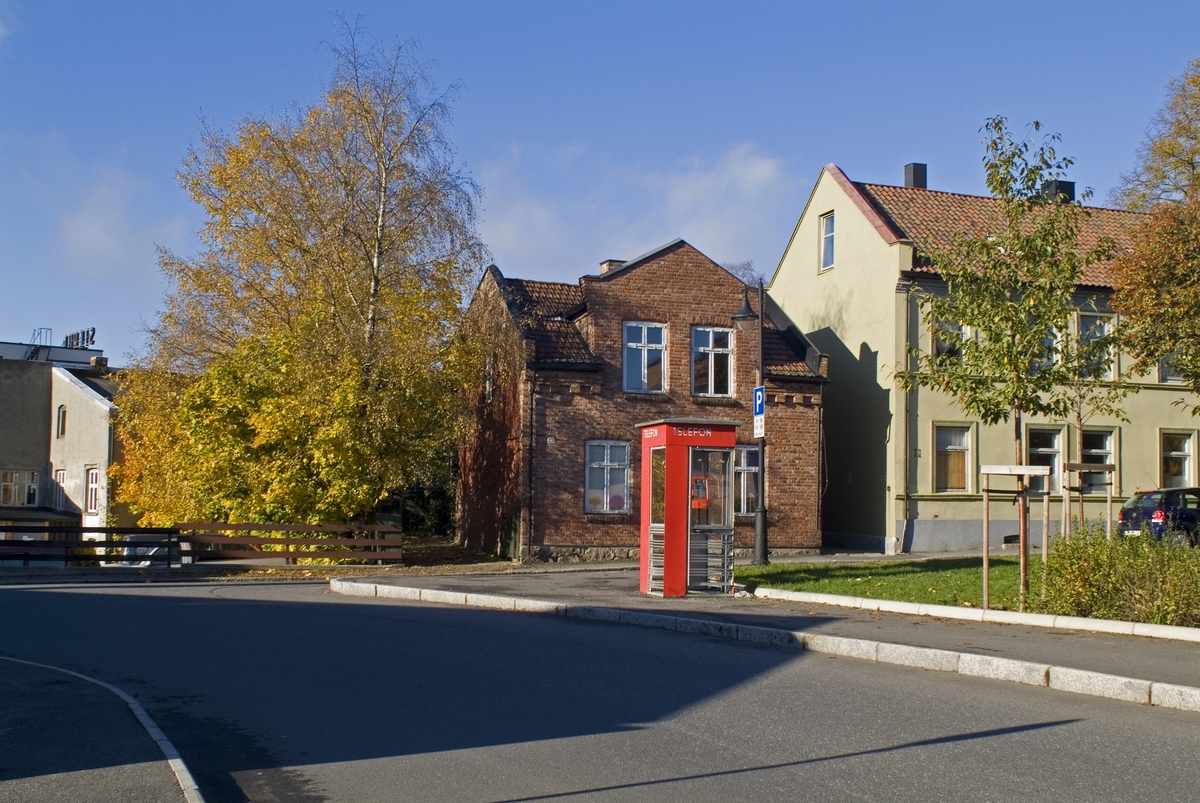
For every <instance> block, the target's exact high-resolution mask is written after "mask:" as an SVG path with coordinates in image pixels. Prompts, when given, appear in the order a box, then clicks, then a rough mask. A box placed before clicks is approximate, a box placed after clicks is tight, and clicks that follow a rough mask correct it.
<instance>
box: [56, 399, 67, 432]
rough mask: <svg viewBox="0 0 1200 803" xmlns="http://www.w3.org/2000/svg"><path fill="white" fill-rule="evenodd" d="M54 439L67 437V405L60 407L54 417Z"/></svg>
mask: <svg viewBox="0 0 1200 803" xmlns="http://www.w3.org/2000/svg"><path fill="white" fill-rule="evenodd" d="M54 437H55V439H58V438H65V437H67V405H65V404H60V405H58V412H57V414H56V415H55V417H54Z"/></svg>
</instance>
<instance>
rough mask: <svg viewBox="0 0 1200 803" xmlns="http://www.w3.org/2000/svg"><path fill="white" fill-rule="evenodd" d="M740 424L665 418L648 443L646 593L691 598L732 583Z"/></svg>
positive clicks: (649, 426) (647, 433) (645, 431)
mask: <svg viewBox="0 0 1200 803" xmlns="http://www.w3.org/2000/svg"><path fill="white" fill-rule="evenodd" d="M737 427H738V423H737V422H736V421H722V420H715V419H707V418H664V419H661V420H658V421H648V422H646V423H645V424H638V425H637V428H638V429H639V430H640V431H641V433H642V437H641V441H642V517H641V519H642V532H641V547H642V548H641V573H640V574H641V581H640V587H641V590H642V592H643V593H647V594H661V595H662V596H664V597H682V596H686V595H687V592H688V591H689V590H692V591H701V590H717V591H723V592H724V591H728V590H729V588H730V586H731V585H732V583H733V464H734V454H733V448H734V446H735V445H736V444H737Z"/></svg>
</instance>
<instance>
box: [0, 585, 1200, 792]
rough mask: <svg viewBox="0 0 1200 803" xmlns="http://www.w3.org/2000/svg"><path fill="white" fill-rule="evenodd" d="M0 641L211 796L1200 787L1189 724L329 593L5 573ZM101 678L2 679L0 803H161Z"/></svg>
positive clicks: (153, 775) (1038, 693) (1199, 753)
mask: <svg viewBox="0 0 1200 803" xmlns="http://www.w3.org/2000/svg"><path fill="white" fill-rule="evenodd" d="M0 654H2V655H6V656H11V657H16V658H22V659H26V660H32V661H38V662H41V663H47V664H51V665H56V666H62V667H66V668H69V669H73V670H75V671H78V672H83V673H85V674H88V675H90V676H93V677H97V678H100V679H102V680H104V681H107V682H109V683H112V684H114V685H116V686H118V687H120V688H122V689H124V690H125V691H126V692H128V693H130V694H132V695H134V696H135V697H137V698H138V700H139V701H140V702H141V703H142V704H143V705H144V706H145V707H146V709H147V710H148V711H149V712H150V714H151V715H152V716H153V717H154V718H155V719H156V720H157V721H158V723H159V725H160V726H162V728H163V730H164V731H165V732H166V734H167V736H168V737H169V738H170V739H171V740H172V741H173V742H174V743H175V745H176V747H177V748H179V751H180V752H181V754H182V755H183V758H184V759H185V761H187V763H188V765H189V767H190V768H191V770H192V772H193V774H194V775H195V776H196V779H197V781H198V782H199V784H200V786H201V789H202V790H203V792H204V794H205V796H206V798H207V799H208V800H209V801H212V803H216V801H225V800H247V799H248V800H267V801H273V800H288V801H293V800H298V801H322V800H337V801H341V800H355V801H357V800H363V801H366V800H380V801H394V800H406V801H425V800H430V801H438V800H452V801H532V800H576V799H594V800H604V801H621V800H630V801H633V800H637V801H643V800H684V799H687V800H696V801H721V803H727V802H728V801H730V800H757V801H771V800H788V801H795V800H855V799H869V800H920V801H927V800H962V801H968V800H1012V799H1021V800H1025V801H1030V800H1060V801H1061V800H1106V801H1110V800H1190V799H1200V788H1198V786H1197V784H1196V783H1195V779H1196V778H1197V777H1198V773H1197V762H1198V760H1200V715H1197V714H1190V713H1186V712H1180V711H1172V710H1167V709H1160V708H1151V707H1146V706H1137V705H1132V704H1129V703H1118V702H1110V701H1106V700H1100V699H1095V698H1090V697H1083V696H1077V695H1071V694H1066V693H1061V692H1055V691H1051V690H1048V689H1042V688H1026V687H1021V686H1017V685H1014V684H1007V683H1001V682H993V681H986V680H978V679H973V678H967V677H961V676H947V675H944V674H941V673H936V672H928V671H922V670H914V669H906V668H900V667H895V666H886V665H877V664H872V663H867V662H861V661H854V660H850V659H844V658H836V659H835V658H825V657H822V656H817V655H812V654H802V653H795V652H789V651H784V650H777V649H772V648H763V647H754V646H749V645H745V644H738V643H735V642H730V641H727V640H720V639H710V638H706V637H699V636H693V635H686V634H679V633H672V632H667V631H660V630H652V629H646V628H635V627H623V626H618V625H606V624H600V623H593V622H583V621H578V620H567V619H562V618H557V617H544V616H535V615H528V614H517V613H504V612H497V611H481V610H472V609H464V608H453V607H439V606H429V605H424V606H423V605H416V604H412V603H402V602H390V601H386V600H375V599H369V600H362V599H355V598H347V597H341V596H338V595H333V594H329V593H328V592H327V591H326V590H325V587H324V586H323V585H299V584H258V585H252V584H233V583H227V584H218V585H208V584H187V585H175V586H168V585H137V586H135V585H123V586H111V587H86V588H80V587H75V588H61V587H46V586H22V587H8V588H0ZM0 663H6V662H0ZM54 680H60V679H59V678H55V679H54ZM102 691H103V690H100V689H96V690H95V692H93V690H92V689H85V688H83V687H82V686H81V687H80V688H75V687H74V686H73V685H72V684H62V683H61V682H60V683H53V682H50V681H49V680H48V679H47V678H46V677H42V676H38V675H37V673H28V672H24V671H23V670H22V671H16V670H12V669H11V668H10V669H7V670H5V671H4V672H3V673H0V694H2V695H3V697H2V699H0V706H2V710H3V715H0V728H3V730H0V756H3V758H2V759H0V800H28V799H32V798H33V797H34V795H35V793H36V794H39V795H42V796H43V797H45V798H47V799H55V800H128V799H156V798H155V797H154V795H155V794H157V793H158V792H157V791H156V790H161V789H162V787H161V781H162V778H163V777H164V776H162V773H163V772H164V771H165V763H164V762H162V761H161V756H156V755H155V754H154V752H153V751H154V749H155V748H154V747H153V744H152V743H151V742H150V741H149V738H148V737H146V739H145V740H144V742H142V743H139V740H138V738H139V737H138V734H137V733H136V728H133V727H131V723H132V725H136V721H135V720H133V718H132V716H131V715H130V714H129V712H128V708H126V707H124V706H123V704H121V703H120V702H119V701H115V700H114V699H113V698H111V696H110V697H109V698H105V697H104V695H103V694H102V693H101V692H102ZM17 711H20V712H23V713H22V714H21V716H23V717H24V719H23V720H21V718H20V716H16V715H15V714H14V713H13V712H17ZM18 720H20V721H19V722H18ZM14 722H15V723H17V724H16V725H14ZM39 722H44V723H48V724H46V725H44V726H41V727H39V726H38V724H37V723H39ZM22 723H23V724H22ZM103 745H107V746H109V747H111V748H112V749H107V748H106V749H103V750H101V749H96V748H97V746H103ZM139 745H140V746H139ZM117 748H120V749H117ZM168 777H169V776H168ZM72 778H74V779H75V781H81V780H86V783H75V785H74V786H71V785H70V779H72ZM134 779H136V780H137V782H138V783H143V784H146V787H145V788H146V789H148V790H150V791H148V792H146V793H145V794H138V793H131V792H130V791H129V790H130V788H131V787H130V786H129V784H130V783H132V782H133V781H134ZM54 784H59V786H58V787H54V786H53V785H54ZM30 790H32V791H30ZM177 799H178V798H177Z"/></svg>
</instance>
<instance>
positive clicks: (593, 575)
mask: <svg viewBox="0 0 1200 803" xmlns="http://www.w3.org/2000/svg"><path fill="white" fill-rule="evenodd" d="M353 580H354V581H355V582H356V583H364V584H370V583H374V584H378V585H391V586H398V587H406V588H422V589H442V590H446V591H456V592H463V593H471V594H494V595H502V596H510V597H520V598H524V599H537V600H547V601H553V602H562V603H568V604H572V605H591V606H602V607H607V608H616V609H621V610H628V611H638V612H645V613H658V614H667V615H674V616H685V617H687V618H690V619H703V620H711V621H716V622H723V623H729V624H742V625H752V626H756V627H764V628H774V629H780V630H787V631H792V632H804V633H809V634H817V635H829V636H840V637H846V638H855V639H869V640H872V641H877V642H886V643H890V644H902V645H910V646H915V647H926V648H933V649H939V650H953V651H956V652H962V653H973V654H978V655H985V656H994V657H1000V658H1008V659H1013V660H1018V661H1029V662H1033V663H1038V664H1049V665H1053V666H1062V667H1072V668H1074V669H1081V670H1087V671H1092V672H1101V673H1105V674H1109V675H1117V676H1123V677H1127V678H1141V679H1144V680H1150V681H1155V682H1158V683H1169V684H1178V685H1182V686H1189V687H1200V644H1194V643H1187V642H1178V641H1167V640H1163V639H1156V638H1148V637H1144V636H1123V635H1113V634H1107V633H1090V632H1079V631H1069V630H1055V629H1049V628H1043V627H1034V626H1028V625H1011V624H995V623H985V622H971V621H962V620H953V619H939V618H936V617H931V616H912V615H907V614H897V613H884V612H878V611H863V610H857V609H852V608H841V607H835V606H831V605H819V604H813V603H798V602H789V601H781V600H766V599H759V598H755V597H732V596H726V595H692V596H688V597H686V598H683V599H660V598H657V597H649V596H645V595H643V594H640V593H639V592H638V590H637V581H638V575H637V572H636V571H630V570H616V571H612V570H610V571H587V572H553V573H538V574H505V575H474V576H466V575H442V576H403V577H401V576H396V577H355V578H353Z"/></svg>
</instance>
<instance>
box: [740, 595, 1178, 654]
mask: <svg viewBox="0 0 1200 803" xmlns="http://www.w3.org/2000/svg"><path fill="white" fill-rule="evenodd" d="M751 593H752V594H754V596H756V597H759V598H761V599H777V600H785V601H788V602H811V603H814V604H817V605H835V606H837V607H839V608H858V609H860V610H864V611H884V612H887V613H907V614H914V615H916V616H934V617H938V618H941V619H967V620H970V621H972V622H991V623H994V624H1006V625H1031V626H1033V627H1047V628H1053V629H1055V630H1082V631H1086V632H1089V633H1113V634H1116V635H1120V636H1149V637H1151V638H1160V639H1167V640H1170V641H1190V642H1194V643H1200V628H1197V627H1180V626H1178V625H1148V624H1142V623H1141V622H1123V621H1119V620H1117V619H1086V618H1084V617H1081V616H1055V615H1054V614H1048V613H1020V612H1018V611H997V610H987V611H985V610H983V609H981V608H959V607H955V606H952V605H929V604H927V603H919V604H918V603H915V602H901V601H899V600H890V599H872V598H871V597H848V596H844V595H842V594H818V593H816V592H815V591H786V590H784V589H782V588H756V589H754V591H752V592H751Z"/></svg>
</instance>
